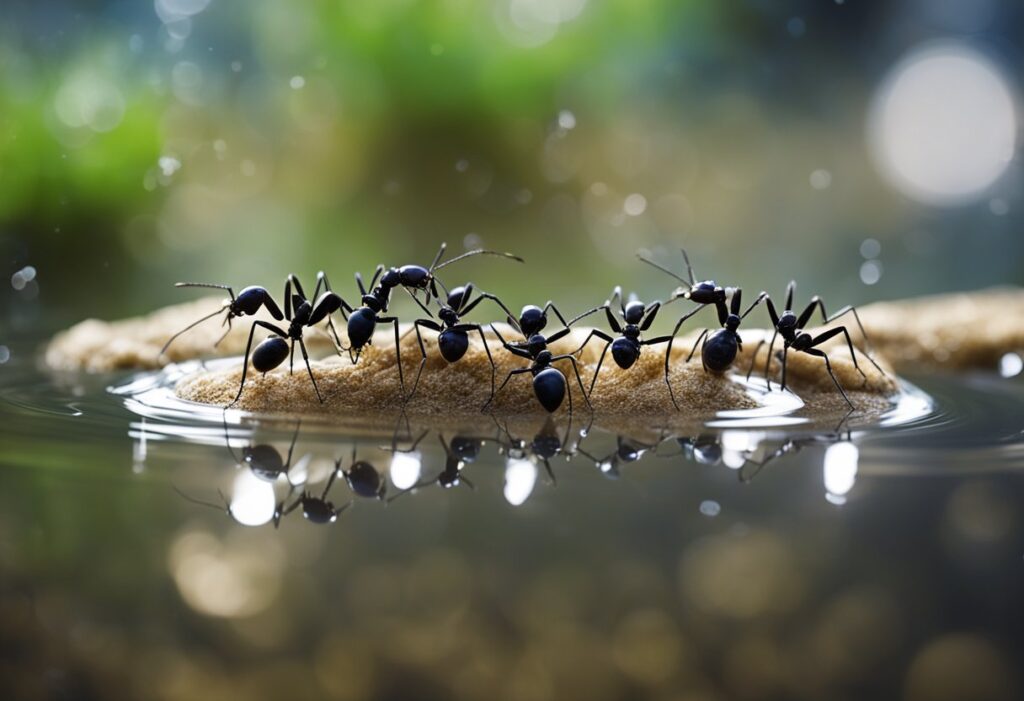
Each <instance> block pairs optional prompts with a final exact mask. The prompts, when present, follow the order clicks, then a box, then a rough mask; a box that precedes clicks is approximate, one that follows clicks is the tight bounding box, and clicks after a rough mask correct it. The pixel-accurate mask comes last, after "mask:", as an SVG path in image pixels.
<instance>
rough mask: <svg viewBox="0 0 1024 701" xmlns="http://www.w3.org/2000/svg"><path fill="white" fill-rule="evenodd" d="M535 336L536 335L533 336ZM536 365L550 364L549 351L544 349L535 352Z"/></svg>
mask: <svg viewBox="0 0 1024 701" xmlns="http://www.w3.org/2000/svg"><path fill="white" fill-rule="evenodd" d="M534 338H536V336H534ZM536 363H537V365H550V364H551V351H549V350H547V349H545V350H542V351H540V352H539V353H537V357H536Z"/></svg>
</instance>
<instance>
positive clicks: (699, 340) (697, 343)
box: [686, 329, 710, 362]
mask: <svg viewBox="0 0 1024 701" xmlns="http://www.w3.org/2000/svg"><path fill="white" fill-rule="evenodd" d="M709 331H710V329H704V330H703V331H701V332H700V336H697V340H696V342H694V344H693V348H691V349H690V354H689V355H688V356H686V362H690V361H691V360H693V356H694V355H695V354H696V353H697V346H699V345H700V342H701V341H703V340H704V338H705V337H706V336H707V335H708V332H709Z"/></svg>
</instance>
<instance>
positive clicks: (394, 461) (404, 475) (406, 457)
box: [388, 452, 423, 489]
mask: <svg viewBox="0 0 1024 701" xmlns="http://www.w3.org/2000/svg"><path fill="white" fill-rule="evenodd" d="M422 471H423V460H422V457H421V456H420V454H419V452H413V453H395V454H394V455H393V456H392V457H391V468H390V469H389V470H388V476H389V477H391V484H393V485H395V487H397V488H398V489H410V488H411V487H412V486H413V485H414V484H416V483H417V482H418V481H419V479H420V474H421V473H422Z"/></svg>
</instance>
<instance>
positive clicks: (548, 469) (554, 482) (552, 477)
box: [544, 414, 571, 487]
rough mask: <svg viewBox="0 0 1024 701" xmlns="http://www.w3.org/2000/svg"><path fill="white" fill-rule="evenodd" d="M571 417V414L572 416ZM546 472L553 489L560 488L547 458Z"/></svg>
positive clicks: (545, 460) (545, 461) (545, 459)
mask: <svg viewBox="0 0 1024 701" xmlns="http://www.w3.org/2000/svg"><path fill="white" fill-rule="evenodd" d="M570 416H571V414H570ZM544 471H545V472H547V473H548V480H550V483H551V486H552V487H557V486H558V480H557V479H555V472H554V470H552V469H551V463H550V462H549V461H548V459H547V458H544Z"/></svg>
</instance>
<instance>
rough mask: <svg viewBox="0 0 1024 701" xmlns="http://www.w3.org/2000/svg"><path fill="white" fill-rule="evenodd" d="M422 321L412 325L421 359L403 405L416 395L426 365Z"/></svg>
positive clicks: (418, 320) (419, 320)
mask: <svg viewBox="0 0 1024 701" xmlns="http://www.w3.org/2000/svg"><path fill="white" fill-rule="evenodd" d="M423 321H425V320H424V319H417V320H416V321H414V322H413V324H412V328H413V330H414V331H415V332H416V342H417V343H418V344H419V346H420V356H421V357H420V366H419V368H418V369H417V370H416V379H415V380H414V381H413V383H412V392H409V396H408V397H406V398H405V402H404V403H405V404H408V403H409V400H410V399H412V397H413V395H414V394H416V388H417V387H419V385H420V375H422V374H423V366H424V365H426V363H427V349H426V348H425V347H424V345H423V335H422V334H421V333H420V326H421V325H424V326H425V324H423ZM427 328H430V327H429V326H427ZM434 330H435V331H437V330H438V329H434Z"/></svg>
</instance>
